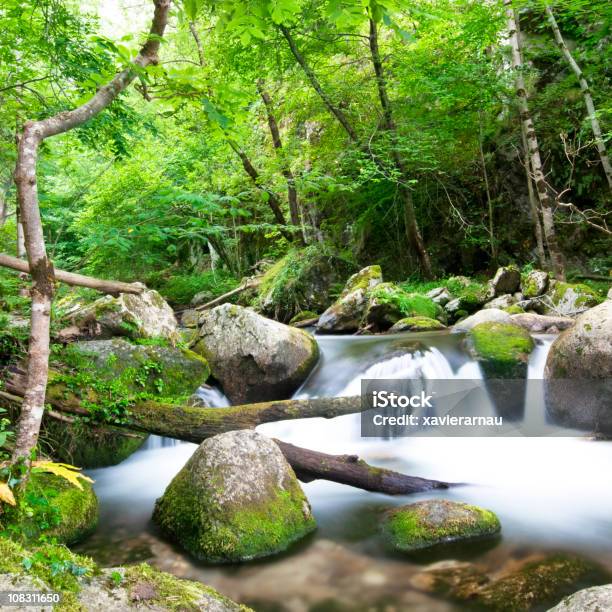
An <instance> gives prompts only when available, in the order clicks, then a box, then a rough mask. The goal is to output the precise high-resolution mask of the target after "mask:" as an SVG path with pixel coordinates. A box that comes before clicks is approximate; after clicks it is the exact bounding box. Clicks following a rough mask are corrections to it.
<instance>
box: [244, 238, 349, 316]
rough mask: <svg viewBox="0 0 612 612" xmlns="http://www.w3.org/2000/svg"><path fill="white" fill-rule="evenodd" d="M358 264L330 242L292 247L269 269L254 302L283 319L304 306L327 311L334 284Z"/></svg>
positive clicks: (254, 304) (259, 308)
mask: <svg viewBox="0 0 612 612" xmlns="http://www.w3.org/2000/svg"><path fill="white" fill-rule="evenodd" d="M355 267H356V266H354V264H352V263H351V262H350V261H348V260H346V259H345V258H343V257H341V256H339V255H338V254H337V253H336V252H335V251H334V250H333V249H331V248H330V247H328V246H326V245H320V244H317V245H311V246H308V247H305V248H303V249H292V250H290V251H289V252H288V253H287V254H286V255H285V256H284V257H283V258H282V259H280V260H279V261H277V262H276V263H275V264H274V265H273V266H271V267H270V268H269V269H268V270H267V271H266V272H265V274H264V275H263V278H262V280H261V283H260V285H259V288H258V294H257V298H256V299H255V300H254V301H253V306H255V308H256V309H257V310H258V311H260V312H262V313H263V314H265V315H266V316H269V317H272V318H274V319H276V320H277V321H281V322H283V323H286V322H288V321H291V320H292V319H293V317H294V316H295V315H296V314H297V313H299V312H300V311H302V310H311V311H314V312H317V313H318V312H323V310H325V309H326V308H327V307H328V306H329V304H330V302H331V299H330V293H331V290H332V287H333V286H334V285H337V284H338V283H341V282H342V280H343V279H344V278H346V275H347V274H350V273H351V272H352V271H354V270H355ZM315 316H316V314H315Z"/></svg>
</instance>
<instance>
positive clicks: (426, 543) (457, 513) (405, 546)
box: [382, 499, 501, 552]
mask: <svg viewBox="0 0 612 612" xmlns="http://www.w3.org/2000/svg"><path fill="white" fill-rule="evenodd" d="M500 531H501V525H500V522H499V519H498V518H497V516H495V514H494V513H493V512H491V511H490V510H485V509H483V508H479V507H477V506H470V505H468V504H462V503H458V502H452V501H447V500H439V499H433V500H427V501H422V502H417V503H415V504H410V505H408V506H402V507H400V508H396V509H394V510H391V511H389V512H388V513H387V514H386V515H385V517H384V519H383V523H382V532H383V535H384V536H385V537H386V539H387V541H388V542H389V543H390V544H391V546H393V547H394V548H396V549H397V550H400V551H403V552H412V551H417V550H423V549H426V548H432V547H436V546H440V545H443V544H450V543H454V542H465V541H468V540H474V539H479V538H485V537H491V536H494V535H497V534H498V533H499V532H500Z"/></svg>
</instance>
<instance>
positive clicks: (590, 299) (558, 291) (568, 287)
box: [550, 281, 602, 308]
mask: <svg viewBox="0 0 612 612" xmlns="http://www.w3.org/2000/svg"><path fill="white" fill-rule="evenodd" d="M567 291H572V292H574V293H576V294H578V297H576V300H575V305H576V306H577V307H578V308H592V307H593V306H597V304H599V303H600V302H601V301H602V298H601V297H600V296H599V295H598V294H597V293H596V292H595V291H593V290H592V289H591V288H590V287H589V286H588V285H585V284H582V283H577V284H571V283H564V282H561V281H556V282H555V283H554V285H553V287H552V292H551V294H550V297H551V300H552V302H553V304H554V305H555V306H556V305H558V304H559V303H560V302H562V301H563V300H564V298H565V294H566V292H567Z"/></svg>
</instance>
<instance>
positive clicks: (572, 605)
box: [548, 584, 612, 612]
mask: <svg viewBox="0 0 612 612" xmlns="http://www.w3.org/2000/svg"><path fill="white" fill-rule="evenodd" d="M606 610H612V584H604V585H603V586H596V587H591V588H589V589H582V591H578V592H577V593H574V594H573V595H570V596H569V597H566V598H565V599H564V600H563V601H562V602H561V603H559V604H557V605H556V606H555V607H554V608H550V610H549V611H548V612H605V611H606Z"/></svg>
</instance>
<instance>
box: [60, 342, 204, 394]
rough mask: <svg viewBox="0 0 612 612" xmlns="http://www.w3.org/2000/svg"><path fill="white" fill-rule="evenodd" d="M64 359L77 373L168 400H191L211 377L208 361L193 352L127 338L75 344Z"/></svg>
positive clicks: (62, 355) (67, 350)
mask: <svg viewBox="0 0 612 612" xmlns="http://www.w3.org/2000/svg"><path fill="white" fill-rule="evenodd" d="M60 358H61V359H62V360H63V361H64V362H65V363H67V365H69V366H71V367H73V368H74V369H75V370H77V371H78V370H79V369H81V370H87V371H88V372H93V373H95V377H96V378H97V379H98V380H100V381H114V382H117V381H123V382H124V383H125V387H126V390H128V391H130V392H134V393H141V392H143V391H146V392H149V393H155V394H157V395H161V396H164V397H187V396H189V395H190V394H191V393H193V392H194V391H195V390H196V389H197V388H198V387H199V386H200V385H201V384H202V383H204V382H206V379H207V378H208V376H209V374H210V368H209V367H208V363H207V361H206V359H205V358H204V357H202V356H201V355H198V354H197V353H194V352H193V351H190V350H188V349H180V348H175V347H173V346H172V345H165V344H163V343H162V344H158V343H155V344H133V343H132V342H129V341H128V340H125V339H124V338H113V339H112V340H88V341H83V342H75V343H73V344H69V345H68V346H67V347H66V348H65V349H64V351H63V353H62V354H61V355H60Z"/></svg>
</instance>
